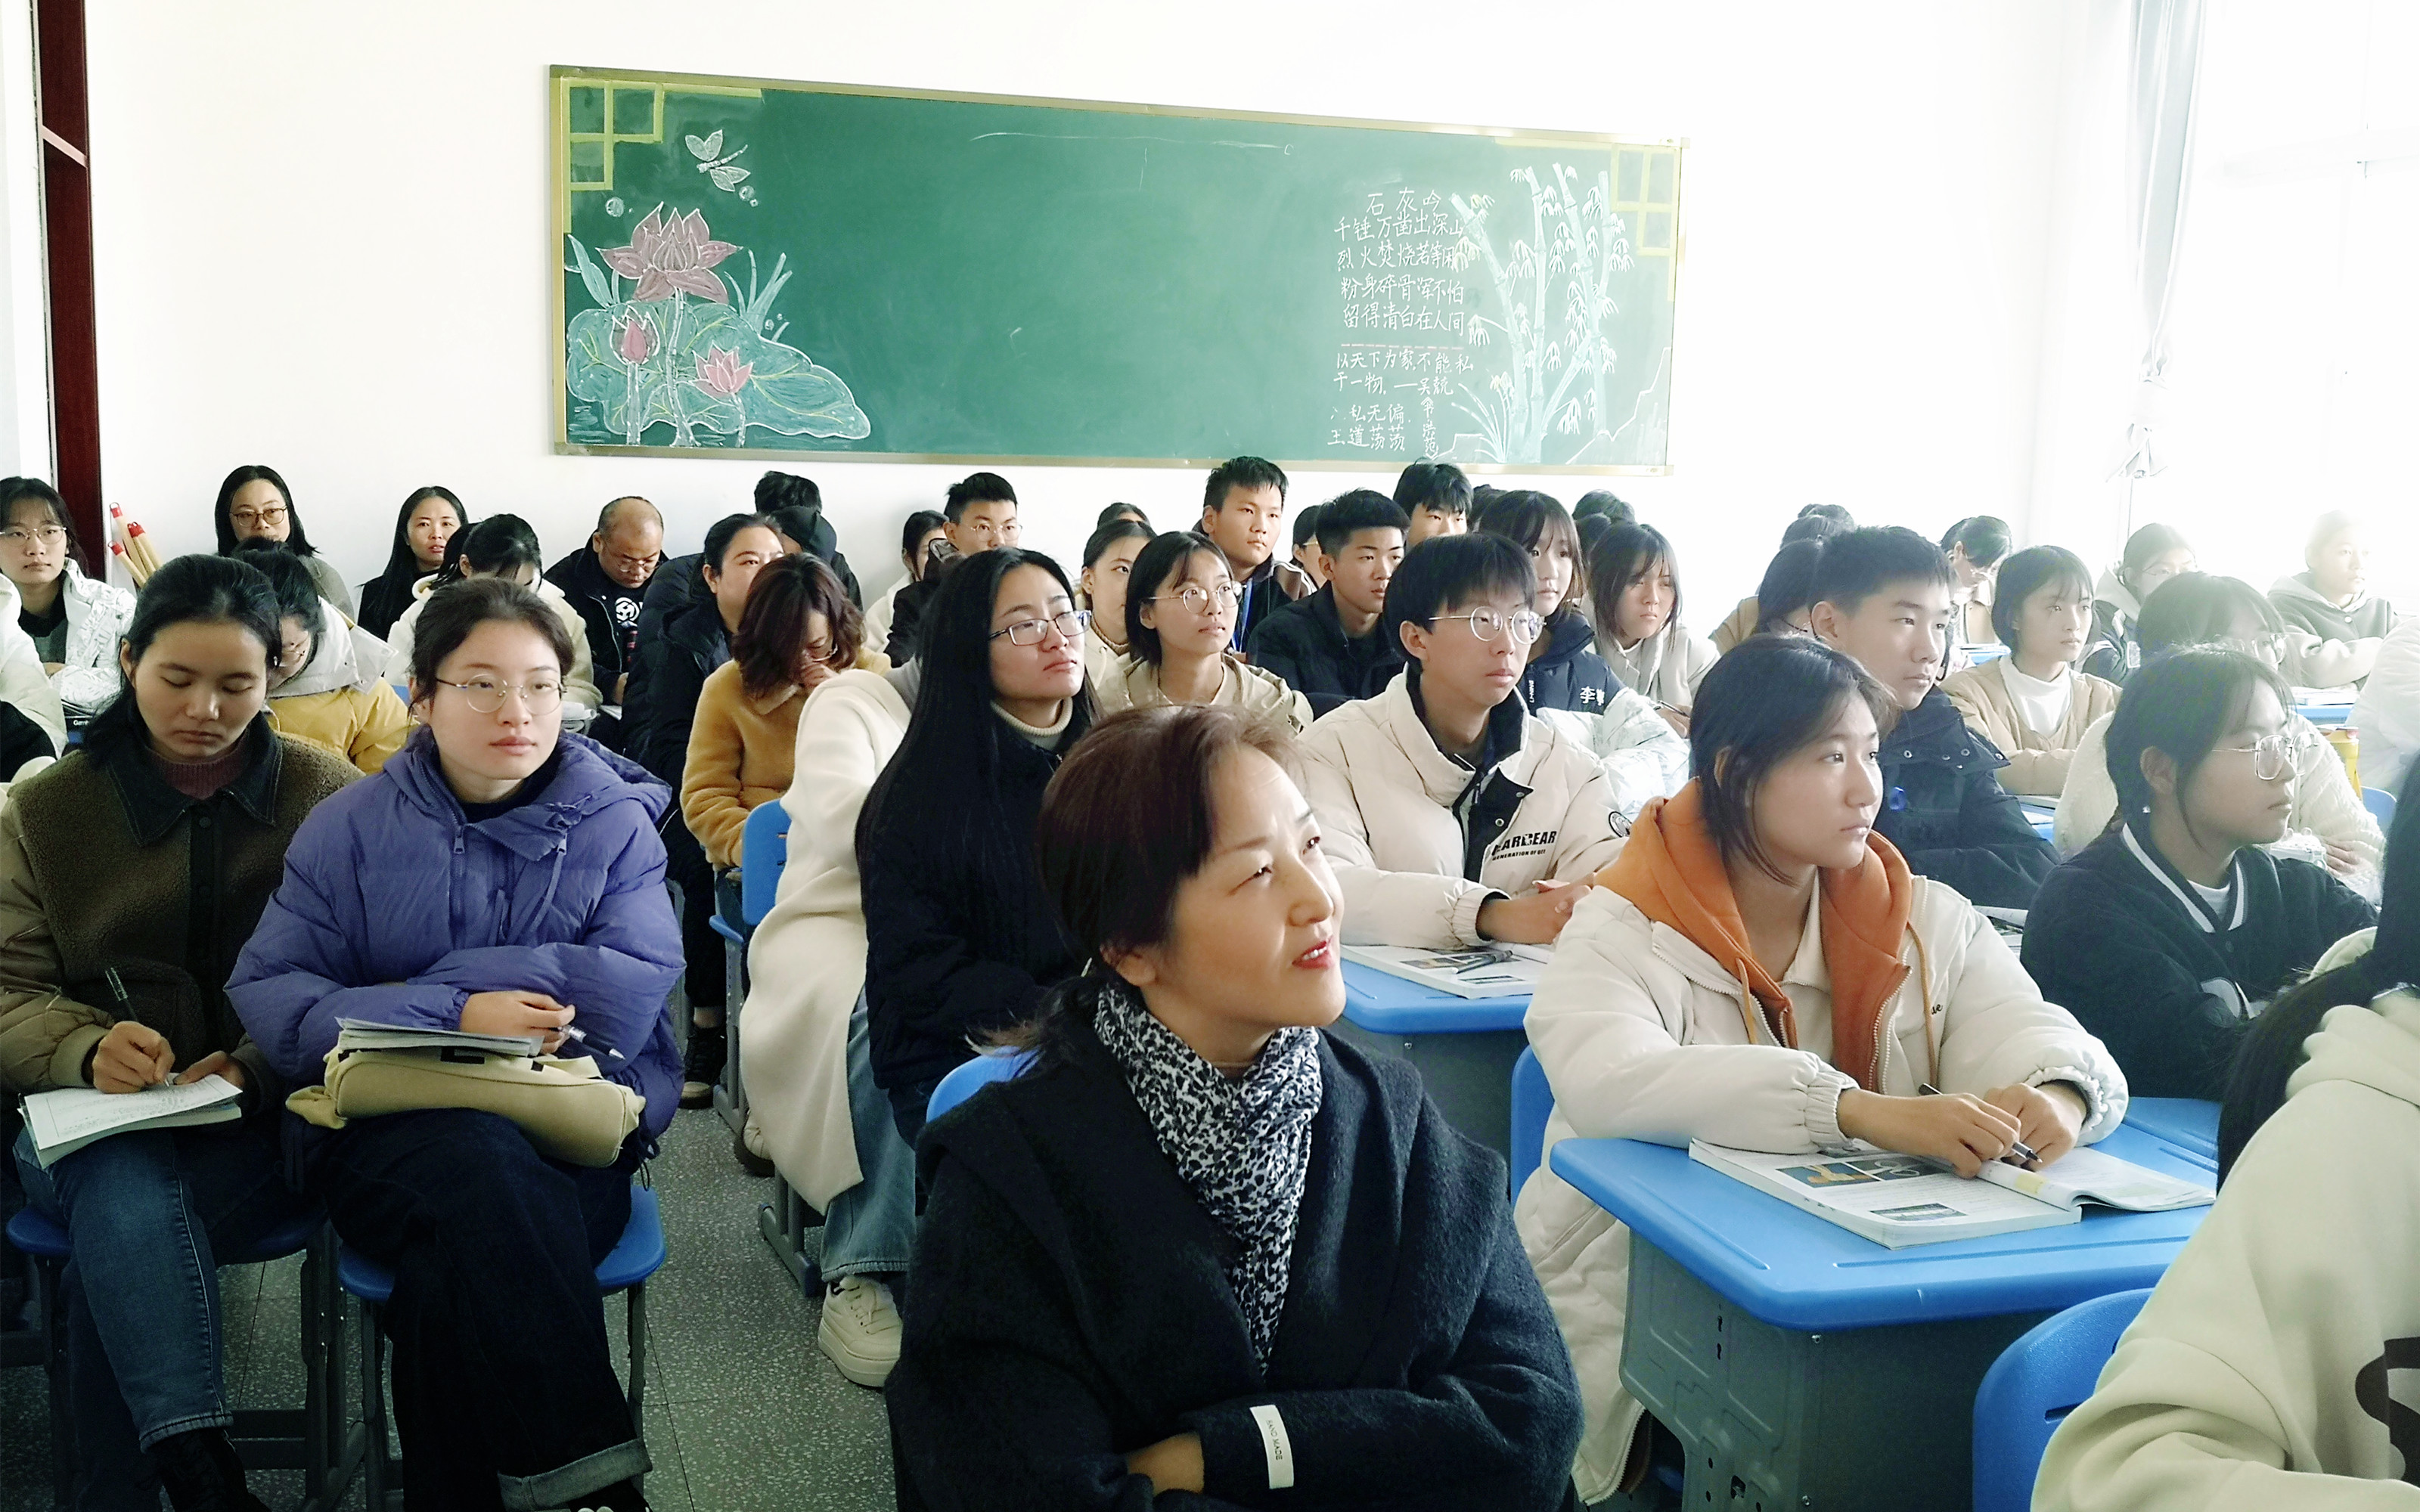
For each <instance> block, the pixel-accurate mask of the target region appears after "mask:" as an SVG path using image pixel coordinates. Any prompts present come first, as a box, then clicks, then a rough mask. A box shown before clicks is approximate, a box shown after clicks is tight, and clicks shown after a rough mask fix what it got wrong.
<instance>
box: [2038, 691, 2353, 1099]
mask: <svg viewBox="0 0 2420 1512" xmlns="http://www.w3.org/2000/svg"><path fill="white" fill-rule="evenodd" d="M2287 702H2288V694H2287V690H2286V685H2285V684H2284V683H2283V682H2281V681H2279V679H2278V677H2277V674H2276V672H2275V671H2273V670H2272V669H2270V668H2269V667H2267V666H2264V665H2262V664H2261V663H2260V662H2259V661H2257V660H2255V659H2254V658H2253V657H2251V656H2244V655H2243V654H2242V653H2241V652H2234V651H2226V650H2220V649H2217V648H2214V647H2205V648H2201V649H2198V650H2184V651H2174V652H2170V653H2167V654H2166V655H2164V656H2157V657H2154V658H2153V659H2152V660H2151V661H2150V662H2149V664H2148V665H2146V666H2145V667H2144V668H2143V670H2142V671H2138V672H2136V673H2135V674H2134V678H2133V681H2132V682H2130V683H2128V684H2127V685H2126V696H2125V697H2124V698H2123V699H2122V700H2120V701H2119V702H2118V713H2117V716H2116V717H2114V718H2112V719H2111V720H2110V722H2109V725H2108V734H2107V744H2106V749H2107V756H2106V763H2107V766H2108V772H2109V776H2110V778H2111V779H2112V780H2113V781H2114V782H2115V783H2116V786H2117V791H2118V809H2119V812H2120V815H2121V818H2120V822H2119V823H2118V825H2115V826H2113V827H2112V828H2111V829H2110V831H2109V832H2108V833H2107V834H2105V835H2103V836H2102V837H2101V839H2099V840H2097V841H2093V842H2092V844H2091V845H2090V846H2089V847H2088V848H2086V850H2085V852H2084V853H2083V854H2082V855H2080V856H2076V857H2075V858H2074V859H2073V860H2071V861H2069V862H2068V863H2067V864H2066V865H2064V866H2062V867H2060V868H2059V869H2058V870H2057V871H2056V872H2052V873H2051V877H2050V880H2049V881H2047V882H2045V883H2043V884H2042V888H2041V891H2040V894H2039V895H2037V896H2036V898H2035V899H2034V906H2033V912H2032V913H2031V915H2030V916H2028V918H2026V920H2025V945H2024V960H2025V969H2026V970H2028V971H2030V972H2032V973H2033V975H2034V980H2036V981H2038V982H2040V984H2041V990H2042V993H2043V994H2044V995H2046V996H2048V997H2049V998H2050V999H2051V1000H2052V1001H2053V1002H2056V1003H2062V1004H2065V1005H2066V1006H2067V1007H2068V1008H2069V1009H2071V1011H2073V1012H2074V1014H2075V1016H2076V1017H2077V1018H2078V1019H2080V1020H2081V1021H2083V1023H2084V1026H2085V1027H2086V1028H2088V1029H2090V1030H2092V1031H2093V1032H2094V1033H2095V1034H2098V1035H2100V1036H2101V1038H2102V1040H2103V1041H2107V1043H2108V1045H2109V1048H2110V1050H2111V1051H2112V1052H2113V1053H2115V1054H2116V1056H2117V1057H2118V1064H2120V1065H2122V1066H2124V1067H2125V1068H2126V1075H2127V1079H2128V1080H2129V1081H2130V1082H2131V1083H2132V1084H2133V1088H2134V1089H2135V1090H2136V1091H2138V1092H2140V1093H2142V1094H2143V1095H2144V1096H2146V1097H2199V1098H2214V1097H2216V1096H2217V1095H2218V1092H2219V1088H2220V1086H2221V1085H2222V1084H2223V1082H2224V1080H2225V1078H2226V1063H2227V1057H2229V1056H2231V1055H2232V1054H2233V1053H2234V1050H2235V1044H2236V1041H2237V1039H2238V1038H2239V1037H2240V1036H2241V1035H2242V1031H2243V1030H2244V1028H2245V1027H2246V1026H2249V1025H2250V1024H2251V1022H2252V1021H2253V1019H2254V1018H2256V1017H2257V1016H2258V1014H2259V1013H2260V1011H2261V1010H2262V1008H2263V1007H2264V1006H2265V1005H2266V1004H2267V1002H2268V1000H2269V998H2270V997H2271V996H2272V995H2274V994H2275V993H2276V992H2277V991H2278V990H2279V989H2280V988H2282V987H2284V986H2286V985H2287V984H2288V983H2289V982H2291V981H2293V980H2294V979H2295V978H2296V977H2298V976H2300V975H2301V974H2302V973H2303V972H2304V971H2305V970H2307V969H2309V967H2310V964H2311V963H2312V962H2314V961H2316V960H2318V959H2319V953H2320V952H2321V951H2323V950H2325V949H2327V948H2328V947H2329V946H2330V945H2333V944H2334V943H2335V942H2336V941H2337V940H2339V939H2341V938H2343V937H2344V936H2345V935H2346V934H2349V933H2351V932H2352V931H2354V930H2357V929H2362V928H2365V927H2366V926H2367V925H2368V924H2370V923H2371V922H2372V921H2373V920H2374V919H2375V918H2377V912H2376V910H2375V909H2373V908H2371V906H2370V905H2369V903H2367V902H2366V901H2365V900H2364V899H2363V898H2362V897H2361V896H2360V895H2359V894H2357V893H2355V892H2354V891H2353V890H2352V889H2351V888H2350V887H2346V886H2345V885H2344V884H2343V883H2341V882H2339V881H2337V880H2336V879H2335V877H2333V876H2330V875H2329V874H2328V873H2327V872H2325V871H2324V870H2322V869H2321V868H2319V867H2317V866H2313V865H2311V864H2310V863H2308V862H2306V861H2302V860H2297V859H2294V858H2292V857H2284V858H2277V857H2273V856H2270V855H2269V854H2268V853H2267V852H2266V851H2264V850H2262V849H2261V847H2262V846H2264V845H2269V844H2273V843H2274V842H2275V841H2276V840H2277V839H2278V837H2279V836H2280V835H2282V834H2284V833H2285V829H2286V825H2287V822H2288V819H2289V817H2290V816H2291V813H2292V804H2293V797H2292V791H2291V787H2290V783H2291V780H2292V778H2293V775H2294V764H2295V762H2296V760H2297V755H2296V753H2297V751H2298V749H2305V748H2304V747H2302V745H2301V743H2300V741H2299V739H2298V737H2297V735H2296V733H2295V732H2294V730H2293V728H2292V726H2291V724H2290V723H2289V719H2290V716H2289V715H2288V712H2287ZM2311 759H2316V760H2319V761H2333V760H2335V757H2334V756H2333V755H2332V754H2330V753H2329V752H2327V751H2326V750H2324V749H2321V750H2319V751H2318V752H2316V753H2312V758H2311Z"/></svg>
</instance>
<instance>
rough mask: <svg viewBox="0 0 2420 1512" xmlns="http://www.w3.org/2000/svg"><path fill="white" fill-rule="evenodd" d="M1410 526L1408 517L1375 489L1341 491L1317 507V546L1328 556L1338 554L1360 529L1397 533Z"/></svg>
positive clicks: (1340, 554) (1395, 504)
mask: <svg viewBox="0 0 2420 1512" xmlns="http://www.w3.org/2000/svg"><path fill="white" fill-rule="evenodd" d="M1411 528H1412V517H1410V516H1409V515H1406V514H1404V511H1403V508H1402V506H1401V505H1399V504H1397V503H1396V502H1395V501H1393V500H1391V499H1389V498H1388V497H1387V496H1386V495H1385V494H1382V493H1380V492H1379V491H1378V490H1377V489H1375V488H1356V489H1354V490H1353V491H1351V492H1350V493H1341V494H1338V495H1337V496H1336V497H1335V498H1333V499H1331V500H1329V501H1327V502H1326V503H1324V504H1322V505H1320V506H1319V549H1320V550H1321V551H1322V552H1324V553H1325V554H1326V555H1328V556H1330V557H1341V556H1342V555H1343V554H1344V551H1345V548H1347V547H1350V546H1351V545H1352V544H1353V537H1355V536H1356V535H1358V534H1360V533H1361V532H1363V531H1393V532H1396V533H1397V534H1399V535H1400V534H1404V533H1405V532H1409V531H1410V530H1411Z"/></svg>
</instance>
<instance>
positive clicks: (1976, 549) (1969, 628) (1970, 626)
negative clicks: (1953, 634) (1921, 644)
mask: <svg viewBox="0 0 2420 1512" xmlns="http://www.w3.org/2000/svg"><path fill="white" fill-rule="evenodd" d="M1941 549H1942V551H1943V553H1944V554H1945V555H1947V557H1948V558H1949V570H1950V571H1951V572H1953V573H1955V574H1957V578H1958V587H1957V591H1956V592H1955V593H1954V594H1951V598H1952V600H1953V601H1954V602H1955V604H1956V605H1957V609H1958V626H1957V638H1958V643H1959V644H1960V645H1962V646H1988V645H1993V644H1996V643H1997V642H1998V640H1999V639H2000V637H1999V628H1998V626H1997V625H1996V624H1995V623H1994V621H1993V614H1992V604H1993V599H1994V597H1995V594H1994V590H1993V579H1995V578H1996V577H1997V576H1998V574H1999V570H2000V562H2001V560H2002V559H2003V558H2005V557H2006V556H2007V555H2008V554H2009V522H2008V521H2007V520H2004V519H2001V518H2000V517H1997V516H1995V515H1969V516H1968V517H1966V518H1964V519H1962V520H1960V521H1959V522H1958V523H1957V524H1955V525H1952V526H1951V527H1949V530H1948V532H1947V534H1945V535H1943V536H1942V537H1941Z"/></svg>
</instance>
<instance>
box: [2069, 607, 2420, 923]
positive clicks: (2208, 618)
mask: <svg viewBox="0 0 2420 1512" xmlns="http://www.w3.org/2000/svg"><path fill="white" fill-rule="evenodd" d="M2136 632H2137V635H2138V638H2139V642H2140V644H2141V646H2142V651H2143V655H2144V656H2146V657H2147V658H2148V657H2156V656H2159V654H2160V653H2162V652H2164V651H2168V650H2171V649H2174V648H2177V647H2180V646H2203V645H2224V646H2226V647H2228V648H2229V649H2232V650H2236V651H2241V652H2243V653H2244V654H2245V655H2247V656H2251V657H2253V658H2254V659H2255V660H2257V661H2259V662H2260V663H2262V664H2263V665H2265V666H2267V667H2270V668H2272V669H2278V668H2279V667H2280V663H2281V662H2282V661H2283V659H2284V657H2285V656H2286V652H2287V643H2286V639H2285V637H2284V635H2283V634H2282V633H2281V631H2280V625H2279V623H2278V620H2277V617H2276V610H2275V609H2272V608H2271V607H2270V605H2269V601H2268V600H2267V599H2265V598H2263V597H2261V596H2260V593H2259V591H2258V590H2257V589H2256V588H2254V587H2253V586H2252V585H2251V584H2250V583H2247V582H2244V581H2242V580H2241V579H2235V578H2211V577H2207V576H2204V575H2203V574H2201V573H2186V574H2183V575H2182V576H2180V577H2177V578H2172V579H2168V581H2167V582H2166V583H2164V584H2163V585H2162V586H2161V588H2160V590H2159V592H2157V593H2155V594H2152V595H2151V600H2150V602H2149V603H2148V604H2146V605H2144V606H2143V614H2142V618H2141V619H2140V621H2139V622H2138V623H2137V625H2136ZM2121 702H2122V700H2121ZM2286 715H2287V717H2286V723H2287V726H2288V729H2289V730H2291V731H2292V732H2293V735H2294V770H2293V775H2292V777H2291V779H2290V780H2289V783H2288V791H2289V793H2290V794H2291V795H2292V798H2293V808H2292V810H2290V811H2289V812H2288V815H2287V821H2286V834H2285V837H2284V838H2283V839H2281V840H2279V841H2276V842H2275V843H2274V844H2272V845H2270V846H2268V847H2267V849H2268V850H2269V852H2270V854H2271V855H2273V856H2295V857H2298V858H2299V859H2302V860H2305V861H2309V862H2312V863H2313V864H2315V865H2323V866H2325V867H2326V868H2327V869H2328V870H2329V871H2330V872H2335V875H2336V876H2337V878H2338V879H2339V880H2341V881H2342V882H2344V884H2345V885H2346V886H2348V887H2351V888H2352V889H2353V890H2354V891H2355V892H2358V893H2360V894H2361V895H2362V896H2363V897H2365V898H2372V899H2374V898H2376V897H2377V896H2378V872H2379V867H2380V865H2381V863H2382V862H2383V861H2384V859H2385V856H2386V837H2385V836H2384V835H2382V834H2381V833H2380V832H2379V828H2378V821H2377V819H2375V818H2374V817H2372V816H2371V814H2370V812H2369V810H2367V809H2366V808H2365V807H2364V806H2363V804H2362V801H2361V795H2360V794H2358V793H2355V792H2354V791H2353V790H2352V783H2351V781H2350V779H2347V777H2346V775H2345V768H2344V763H2343V762H2341V761H2339V760H2337V759H2336V755H2335V751H2334V750H2333V749H2331V748H2329V747H2328V745H2327V742H2326V741H2325V740H2324V739H2323V738H2322V737H2321V736H2320V734H2319V731H2317V730H2316V729H2314V728H2312V726H2311V723H2310V721H2309V720H2307V719H2305V718H2304V717H2302V715H2300V714H2298V713H2296V712H2295V711H2294V709H2293V708H2292V706H2291V704H2290V703H2289V704H2288V708H2287V711H2286ZM2108 731H2109V724H2108V721H2107V720H2106V719H2102V720H2099V721H2096V722H2095V723H2094V724H2093V726H2092V727H2091V728H2090V729H2088V730H2086V731H2085V732H2084V738H2083V740H2082V741H2080V742H2079V743H2078V744H2077V746H2076V748H2075V761H2074V764H2072V765H2071V766H2070V767H2069V769H2068V779H2067V789H2066V791H2065V792H2063V793H2061V794H2060V795H2059V798H2058V811H2057V815H2056V817H2055V819H2054V820H2053V822H2052V830H2051V839H2052V841H2053V842H2054V843H2055V845H2056V846H2057V848H2058V854H2059V855H2061V856H2073V855H2074V854H2076V853H2077V852H2078V851H2081V850H2083V849H2084V848H2085V847H2086V845H2089V844H2091V843H2092V842H2093V841H2096V840H2099V839H2100V838H2101V836H2102V834H2103V833H2104V832H2106V831H2107V830H2108V828H2109V826H2110V823H2111V821H2112V820H2113V819H2114V818H2115V817H2116V816H2117V812H2118V792H2117V789H2116V788H2115V787H2114V786H2112V785H2111V782H2110V773H2109V763H2108V758H2107V755H2106V751H2105V748H2104V741H2105V738H2106V736H2107V734H2108Z"/></svg>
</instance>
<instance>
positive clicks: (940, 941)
mask: <svg viewBox="0 0 2420 1512" xmlns="http://www.w3.org/2000/svg"><path fill="white" fill-rule="evenodd" d="M926 613H927V616H928V618H927V621H926V624H925V627H924V631H923V655H922V656H920V657H919V658H918V661H917V667H918V671H919V678H918V682H917V687H916V702H915V714H914V717H912V718H911V719H910V720H909V721H908V724H907V738H906V739H905V740H904V741H902V742H901V744H900V747H899V749H898V751H897V753H896V754H894V755H893V756H892V758H891V764H890V765H888V766H886V767H884V768H883V770H882V777H881V779H879V780H878V781H876V783H875V785H874V791H873V792H872V793H871V794H869V795H867V796H866V800H865V808H864V810H862V811H861V813H860V814H859V815H858V821H857V857H858V871H859V874H860V878H861V888H862V891H863V895H864V901H865V935H866V952H865V1003H866V1019H867V1029H868V1034H869V1041H870V1048H871V1057H872V1066H873V1071H874V1079H875V1082H876V1085H877V1086H879V1087H880V1088H882V1089H883V1091H884V1092H885V1093H887V1094H888V1095H889V1096H890V1098H891V1108H892V1117H893V1119H895V1120H896V1121H897V1123H898V1127H899V1134H900V1136H901V1137H902V1138H904V1139H906V1140H907V1142H908V1143H909V1144H910V1145H913V1144H914V1143H915V1142H916V1134H917V1131H919V1130H921V1129H922V1128H923V1126H924V1104H925V1103H927V1102H929V1101H930V1100H931V1098H932V1095H933V1088H934V1086H935V1084H937V1083H939V1081H940V1079H941V1078H942V1077H943V1076H945V1075H947V1074H948V1073H949V1072H950V1069H951V1068H952V1067H954V1066H955V1065H957V1063H958V1062H960V1061H962V1060H964V1059H966V1058H967V1057H969V1056H970V1055H972V1054H974V1052H973V1051H972V1050H971V1049H970V1048H969V1046H968V1042H967V1041H968V1040H969V1038H970V1036H982V1035H987V1034H992V1033H995V1032H997V1031H999V1030H1001V1029H1004V1028H1006V1027H1008V1026H1010V1025H1013V1024H1019V1023H1022V1022H1024V1021H1025V1020H1026V1019H1029V1018H1031V1017H1032V1016H1033V1011H1034V1009H1035V1008H1036V1007H1037V1006H1039V1005H1040V1003H1041V1001H1042V994H1043V991H1044V990H1045V989H1046V988H1047V987H1049V986H1050V985H1051V984H1052V983H1054V982H1057V981H1058V980H1060V979H1061V978H1063V977H1065V976H1068V975H1070V974H1071V973H1073V972H1074V971H1075V970H1076V967H1077V964H1078V963H1077V962H1076V961H1075V960H1074V959H1073V958H1071V957H1070V955H1069V953H1068V949H1067V943H1066V941H1065V940H1064V939H1063V937H1062V936H1061V935H1060V933H1059V926H1058V925H1057V924H1056V923H1055V922H1053V921H1052V919H1051V917H1050V907H1049V904H1048V903H1047V902H1046V901H1045V900H1044V899H1043V897H1042V895H1041V893H1040V892H1039V891H1038V890H1037V889H1036V887H1034V880H1033V816H1034V815H1035V814H1036V813H1037V812H1039V811H1040V810H1041V808H1042V790H1043V788H1044V787H1046V786H1047V785H1048V783H1049V781H1050V774H1051V773H1053V772H1055V771H1057V770H1058V769H1059V763H1060V760H1061V758H1063V756H1065V755H1066V753H1067V751H1068V750H1069V748H1072V747H1073V746H1074V745H1075V744H1076V742H1077V741H1078V740H1081V739H1082V738H1083V736H1084V732H1085V731H1086V730H1088V729H1090V728H1091V727H1092V722H1093V706H1092V700H1091V699H1090V698H1088V697H1087V696H1086V695H1085V692H1084V614H1083V612H1082V611H1081V610H1079V609H1077V608H1076V604H1075V594H1074V593H1073V592H1072V591H1071V590H1070V589H1069V587H1068V583H1067V576H1066V574H1065V573H1063V572H1062V571H1060V570H1059V564H1058V563H1055V562H1053V561H1051V560H1050V559H1049V558H1048V557H1046V556H1043V555H1042V554H1041V553H1039V552H1035V551H1023V550H1019V549H1017V548H1014V547H1000V548H994V549H992V550H989V551H983V552H978V553H977V554H975V555H974V556H971V557H969V558H968V559H967V560H966V561H964V562H961V563H958V564H957V565H956V566H955V567H954V568H952V569H951V570H950V571H949V572H947V573H945V574H943V575H942V577H941V579H940V591H939V593H938V594H936V595H935V596H934V598H933V600H932V605H931V608H930V609H928V610H927V611H926Z"/></svg>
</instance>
